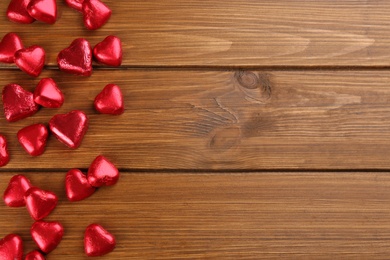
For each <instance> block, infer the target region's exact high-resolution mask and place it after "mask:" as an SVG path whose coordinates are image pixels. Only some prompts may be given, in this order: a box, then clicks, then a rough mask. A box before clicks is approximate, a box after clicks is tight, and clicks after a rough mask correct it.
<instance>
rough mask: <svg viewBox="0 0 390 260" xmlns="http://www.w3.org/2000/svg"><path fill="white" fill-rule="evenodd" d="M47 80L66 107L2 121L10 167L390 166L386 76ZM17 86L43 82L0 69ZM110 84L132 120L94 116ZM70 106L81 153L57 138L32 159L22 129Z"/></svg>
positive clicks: (101, 74) (179, 74)
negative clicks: (81, 123) (79, 129)
mask: <svg viewBox="0 0 390 260" xmlns="http://www.w3.org/2000/svg"><path fill="white" fill-rule="evenodd" d="M48 76H50V77H53V78H54V79H55V80H56V81H57V82H58V84H59V86H61V88H62V90H63V91H64V93H65V98H66V102H65V104H64V106H63V107H62V108H61V109H54V110H50V109H44V108H42V109H41V110H40V111H39V112H38V113H37V114H36V115H35V116H33V117H30V118H28V119H25V120H21V121H19V122H16V123H8V122H6V120H5V118H4V116H1V117H0V132H2V133H3V134H5V135H6V136H7V137H8V139H9V142H10V148H11V151H12V160H11V162H10V163H9V165H8V166H7V167H8V168H9V169H22V168H25V169H31V168H36V167H39V168H46V169H63V168H65V169H67V168H69V167H81V168H87V167H88V166H89V164H90V162H91V161H92V160H93V158H94V157H96V156H97V155H98V154H99V153H103V154H106V155H108V156H111V157H112V158H113V160H114V161H115V162H116V163H117V164H118V165H119V167H120V168H122V169H203V170H207V169H214V170H220V169H227V170H230V169H242V170H256V169H389V168H390V160H388V156H389V154H388V153H387V151H388V150H390V141H389V140H390V128H389V125H390V106H389V100H390V88H389V86H388V82H389V79H390V76H389V72H388V71H383V72H378V71H352V72H350V71H314V72H306V71H303V72H302V71H266V72H251V71H246V72H240V71H180V70H173V71H171V70H163V71H152V70H115V71H104V70H98V71H95V73H94V75H93V76H92V77H90V78H80V77H75V76H73V75H70V76H69V75H65V74H64V73H61V72H58V71H54V70H53V71H48V72H45V73H44V74H43V75H42V77H48ZM11 82H18V83H20V84H21V85H24V86H25V87H26V88H27V89H30V90H33V89H34V87H35V84H36V83H37V82H38V79H36V80H31V78H29V76H24V74H23V73H22V72H19V71H0V85H5V84H7V83H11ZM108 83H116V84H118V85H119V86H121V87H122V89H123V92H124V95H125V100H126V113H124V114H123V115H121V116H119V117H115V116H105V115H100V114H97V113H96V112H94V110H93V99H94V97H95V96H96V95H97V94H98V93H99V91H101V89H102V88H103V87H104V86H105V85H106V84H108ZM72 109H82V110H84V111H86V112H87V114H88V115H89V117H90V128H89V131H88V132H87V135H86V137H85V139H84V141H83V144H82V146H81V147H80V148H79V149H77V150H76V151H73V150H70V149H68V148H67V147H65V146H64V145H63V144H61V143H59V142H58V141H57V140H56V139H55V138H54V137H53V136H52V137H51V138H50V139H49V142H48V147H47V151H46V152H45V153H44V154H43V155H42V156H41V157H39V158H31V157H29V156H28V155H27V154H26V153H25V151H24V150H23V149H22V148H21V146H20V145H19V143H18V142H17V139H16V132H17V131H18V129H20V128H21V127H24V126H27V125H29V124H32V123H37V122H41V123H47V122H48V121H49V120H50V118H51V116H53V115H54V114H57V113H66V112H68V111H70V110H72ZM64 157H65V158H66V159H67V161H68V162H67V163H66V164H64V162H63V158H64ZM21 161H25V162H28V163H24V164H21V163H20V162H21ZM42 162H44V164H42ZM7 167H6V168H7Z"/></svg>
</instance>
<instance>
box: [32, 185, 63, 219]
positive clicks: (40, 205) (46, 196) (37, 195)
mask: <svg viewBox="0 0 390 260" xmlns="http://www.w3.org/2000/svg"><path fill="white" fill-rule="evenodd" d="M25 199H26V207H27V210H28V212H29V213H30V216H31V217H32V218H33V219H34V220H41V219H43V218H45V217H47V216H48V215H49V214H50V213H51V212H52V211H53V210H54V208H55V207H56V206H57V202H58V198H57V195H56V194H54V193H53V192H51V191H45V190H41V189H39V188H37V187H32V188H31V189H29V190H28V191H27V192H26V196H25Z"/></svg>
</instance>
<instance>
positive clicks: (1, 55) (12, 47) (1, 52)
mask: <svg viewBox="0 0 390 260" xmlns="http://www.w3.org/2000/svg"><path fill="white" fill-rule="evenodd" d="M22 48H23V43H22V40H21V39H20V37H19V36H18V35H17V34H16V33H7V34H6V35H4V37H3V39H2V40H1V42H0V62H4V63H13V62H14V59H15V58H14V56H15V52H17V51H18V50H20V49H22Z"/></svg>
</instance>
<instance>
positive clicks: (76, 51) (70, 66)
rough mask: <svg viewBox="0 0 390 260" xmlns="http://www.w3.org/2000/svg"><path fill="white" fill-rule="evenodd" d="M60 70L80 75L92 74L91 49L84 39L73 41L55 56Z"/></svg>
mask: <svg viewBox="0 0 390 260" xmlns="http://www.w3.org/2000/svg"><path fill="white" fill-rule="evenodd" d="M57 63H58V66H59V68H60V70H62V71H65V72H68V73H72V74H76V75H81V76H91V74H92V49H91V46H90V44H89V42H88V41H87V40H86V39H83V38H79V39H76V40H74V41H73V42H72V43H71V44H70V46H69V47H68V48H65V49H63V50H62V51H61V52H60V53H59V54H58V56H57Z"/></svg>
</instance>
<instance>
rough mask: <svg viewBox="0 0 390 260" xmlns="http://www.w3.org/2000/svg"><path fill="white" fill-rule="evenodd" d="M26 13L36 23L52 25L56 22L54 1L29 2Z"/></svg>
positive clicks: (32, 0)
mask: <svg viewBox="0 0 390 260" xmlns="http://www.w3.org/2000/svg"><path fill="white" fill-rule="evenodd" d="M27 11H28V13H29V14H30V15H31V17H33V18H35V19H37V20H38V21H41V22H44V23H48V24H54V23H55V22H56V20H57V3H56V0H30V3H29V4H28V6H27Z"/></svg>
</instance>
